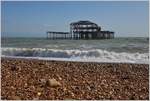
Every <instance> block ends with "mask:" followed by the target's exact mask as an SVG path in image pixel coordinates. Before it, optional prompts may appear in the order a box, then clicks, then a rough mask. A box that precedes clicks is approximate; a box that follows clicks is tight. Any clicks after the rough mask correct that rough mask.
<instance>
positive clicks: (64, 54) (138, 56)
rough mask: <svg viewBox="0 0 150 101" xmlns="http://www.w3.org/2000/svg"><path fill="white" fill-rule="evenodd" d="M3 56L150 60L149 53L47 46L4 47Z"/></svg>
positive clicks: (129, 60)
mask: <svg viewBox="0 0 150 101" xmlns="http://www.w3.org/2000/svg"><path fill="white" fill-rule="evenodd" d="M2 56H12V57H26V58H36V59H37V58H38V59H43V60H44V59H46V60H52V59H54V60H66V61H70V60H71V61H85V62H127V63H146V64H148V62H149V54H148V53H126V52H121V53H117V52H112V51H107V50H101V49H90V50H79V49H76V50H61V49H46V48H45V49H43V48H2Z"/></svg>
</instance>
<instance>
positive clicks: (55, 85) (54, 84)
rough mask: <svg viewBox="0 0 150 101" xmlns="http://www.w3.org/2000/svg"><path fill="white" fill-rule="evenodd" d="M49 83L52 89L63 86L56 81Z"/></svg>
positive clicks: (52, 80)
mask: <svg viewBox="0 0 150 101" xmlns="http://www.w3.org/2000/svg"><path fill="white" fill-rule="evenodd" d="M47 82H48V85H49V86H50V87H59V86H61V84H60V82H58V81H57V80H56V79H49V80H48V81H47Z"/></svg>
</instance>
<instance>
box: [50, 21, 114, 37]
mask: <svg viewBox="0 0 150 101" xmlns="http://www.w3.org/2000/svg"><path fill="white" fill-rule="evenodd" d="M47 38H48V39H76V40H79V39H112V38H114V32H112V31H102V30H101V27H100V26H98V25H97V24H96V23H93V22H91V21H78V22H73V23H71V24H70V32H53V31H48V32H47Z"/></svg>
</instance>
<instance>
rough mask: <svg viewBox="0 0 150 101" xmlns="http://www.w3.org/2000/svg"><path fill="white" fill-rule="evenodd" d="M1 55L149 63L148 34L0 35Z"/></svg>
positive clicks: (81, 60) (64, 59)
mask: <svg viewBox="0 0 150 101" xmlns="http://www.w3.org/2000/svg"><path fill="white" fill-rule="evenodd" d="M1 57H9V58H27V59H39V60H59V61H79V62H100V63H101V62H102V63H105V62H106V63H137V64H148V63H149V38H142V37H140V38H138V37H137V38H132V37H128V38H114V39H101V40H70V39H68V40H51V39H46V38H1Z"/></svg>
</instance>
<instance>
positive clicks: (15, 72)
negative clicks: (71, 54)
mask: <svg viewBox="0 0 150 101" xmlns="http://www.w3.org/2000/svg"><path fill="white" fill-rule="evenodd" d="M1 99H2V100H103V99H105V100H112V99H113V100H148V99H149V65H148V64H128V63H92V62H67V61H48V60H34V59H15V58H12V59H11V58H2V59H1Z"/></svg>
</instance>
